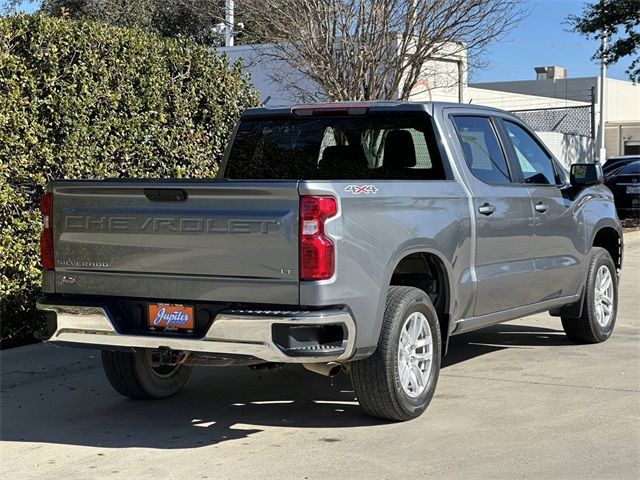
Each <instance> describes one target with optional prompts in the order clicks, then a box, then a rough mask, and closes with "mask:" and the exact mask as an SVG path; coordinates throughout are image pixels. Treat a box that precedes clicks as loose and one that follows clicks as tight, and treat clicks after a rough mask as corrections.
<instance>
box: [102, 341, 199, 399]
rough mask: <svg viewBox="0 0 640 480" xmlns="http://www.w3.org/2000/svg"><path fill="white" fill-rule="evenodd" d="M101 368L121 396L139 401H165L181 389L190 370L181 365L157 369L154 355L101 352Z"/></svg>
mask: <svg viewBox="0 0 640 480" xmlns="http://www.w3.org/2000/svg"><path fill="white" fill-rule="evenodd" d="M102 367H103V368H104V372H105V374H106V375H107V380H109V383H110V384H111V386H112V387H113V388H114V389H115V390H116V391H117V392H118V393H120V394H122V395H124V396H126V397H130V398H137V399H149V398H166V397H170V396H172V395H175V394H176V393H178V392H179V391H180V389H182V387H183V386H184V384H185V383H186V381H187V379H188V378H189V376H190V375H191V367H189V366H186V365H181V364H176V365H154V364H153V362H152V351H151V350H147V349H140V350H136V351H135V352H112V351H108V350H103V351H102Z"/></svg>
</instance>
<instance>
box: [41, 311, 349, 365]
mask: <svg viewBox="0 0 640 480" xmlns="http://www.w3.org/2000/svg"><path fill="white" fill-rule="evenodd" d="M37 308H38V310H43V311H49V312H55V314H56V318H57V324H56V328H55V331H54V332H53V335H52V336H51V337H50V338H49V340H48V341H51V342H67V343H73V344H83V345H95V346H96V347H97V348H108V347H117V348H123V347H124V348H126V347H131V348H151V349H158V348H169V349H172V350H185V351H190V352H204V353H212V354H222V355H224V354H231V355H244V356H252V357H255V358H257V359H260V360H264V361H265V362H283V363H313V362H330V361H344V360H347V359H348V358H350V357H351V356H352V355H353V352H354V345H355V332H356V327H355V323H354V321H353V319H352V318H351V315H349V314H348V313H347V312H345V311H343V310H324V311H303V312H289V311H282V312H279V311H268V312H266V311H225V312H222V313H219V314H218V315H217V316H216V318H215V320H214V321H213V323H212V325H211V327H210V328H209V330H208V331H207V333H206V334H205V335H204V337H202V338H198V339H195V338H176V337H164V336H159V335H155V336H154V335H131V334H122V333H118V332H117V331H116V329H115V328H114V326H113V323H112V322H111V320H110V319H109V315H108V313H107V312H106V311H105V309H104V308H102V307H88V306H71V305H56V304H47V303H38V304H37ZM275 324H279V325H282V324H284V325H291V326H302V325H305V326H308V325H311V326H319V325H336V324H338V325H343V326H344V329H345V331H346V338H345V340H344V341H343V348H341V349H340V351H339V352H337V353H335V355H334V354H332V353H330V354H326V353H325V354H322V351H320V352H317V351H315V352H314V351H313V350H309V351H308V355H307V354H306V351H305V354H304V355H300V354H296V356H290V355H287V354H286V353H284V352H283V351H282V350H281V349H280V348H279V347H278V345H276V343H275V342H274V341H273V338H272V330H273V329H272V326H273V325H275ZM318 353H320V354H318Z"/></svg>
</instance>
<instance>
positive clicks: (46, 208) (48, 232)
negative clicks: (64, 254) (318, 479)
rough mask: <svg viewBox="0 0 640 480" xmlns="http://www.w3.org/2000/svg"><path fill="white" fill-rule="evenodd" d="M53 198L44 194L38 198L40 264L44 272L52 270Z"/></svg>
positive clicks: (48, 194)
mask: <svg viewBox="0 0 640 480" xmlns="http://www.w3.org/2000/svg"><path fill="white" fill-rule="evenodd" d="M52 207H53V197H52V196H51V194H50V193H45V194H44V195H42V197H40V213H42V235H40V263H41V264H42V268H44V269H45V270H53V269H54V261H53V225H52V220H53V219H52V217H51V214H52V211H53V208H52Z"/></svg>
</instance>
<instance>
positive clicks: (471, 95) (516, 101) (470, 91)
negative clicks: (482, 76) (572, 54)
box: [465, 87, 590, 111]
mask: <svg viewBox="0 0 640 480" xmlns="http://www.w3.org/2000/svg"><path fill="white" fill-rule="evenodd" d="M465 95H466V99H467V101H468V102H470V103H473V104H477V105H486V106H488V107H495V108H501V109H502V110H507V111H513V110H527V109H537V108H558V107H579V106H588V105H590V103H588V102H579V101H575V100H564V99H558V98H555V97H542V96H538V95H527V94H523V93H513V92H501V91H498V90H489V89H486V88H478V87H468V88H467V89H466V93H465Z"/></svg>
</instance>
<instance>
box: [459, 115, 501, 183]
mask: <svg viewBox="0 0 640 480" xmlns="http://www.w3.org/2000/svg"><path fill="white" fill-rule="evenodd" d="M453 123H454V124H455V126H456V129H457V130H458V134H459V136H460V141H461V142H462V148H463V149H464V156H465V159H466V161H467V165H469V168H470V169H471V172H472V173H473V175H474V176H475V177H476V178H478V179H480V180H482V181H483V182H485V183H491V184H506V183H511V175H510V174H509V167H508V166H507V159H506V158H505V156H504V153H503V152H502V148H501V147H500V143H499V142H498V138H497V136H496V132H495V131H494V129H493V125H491V121H490V120H489V119H488V118H487V117H464V116H456V117H453Z"/></svg>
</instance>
